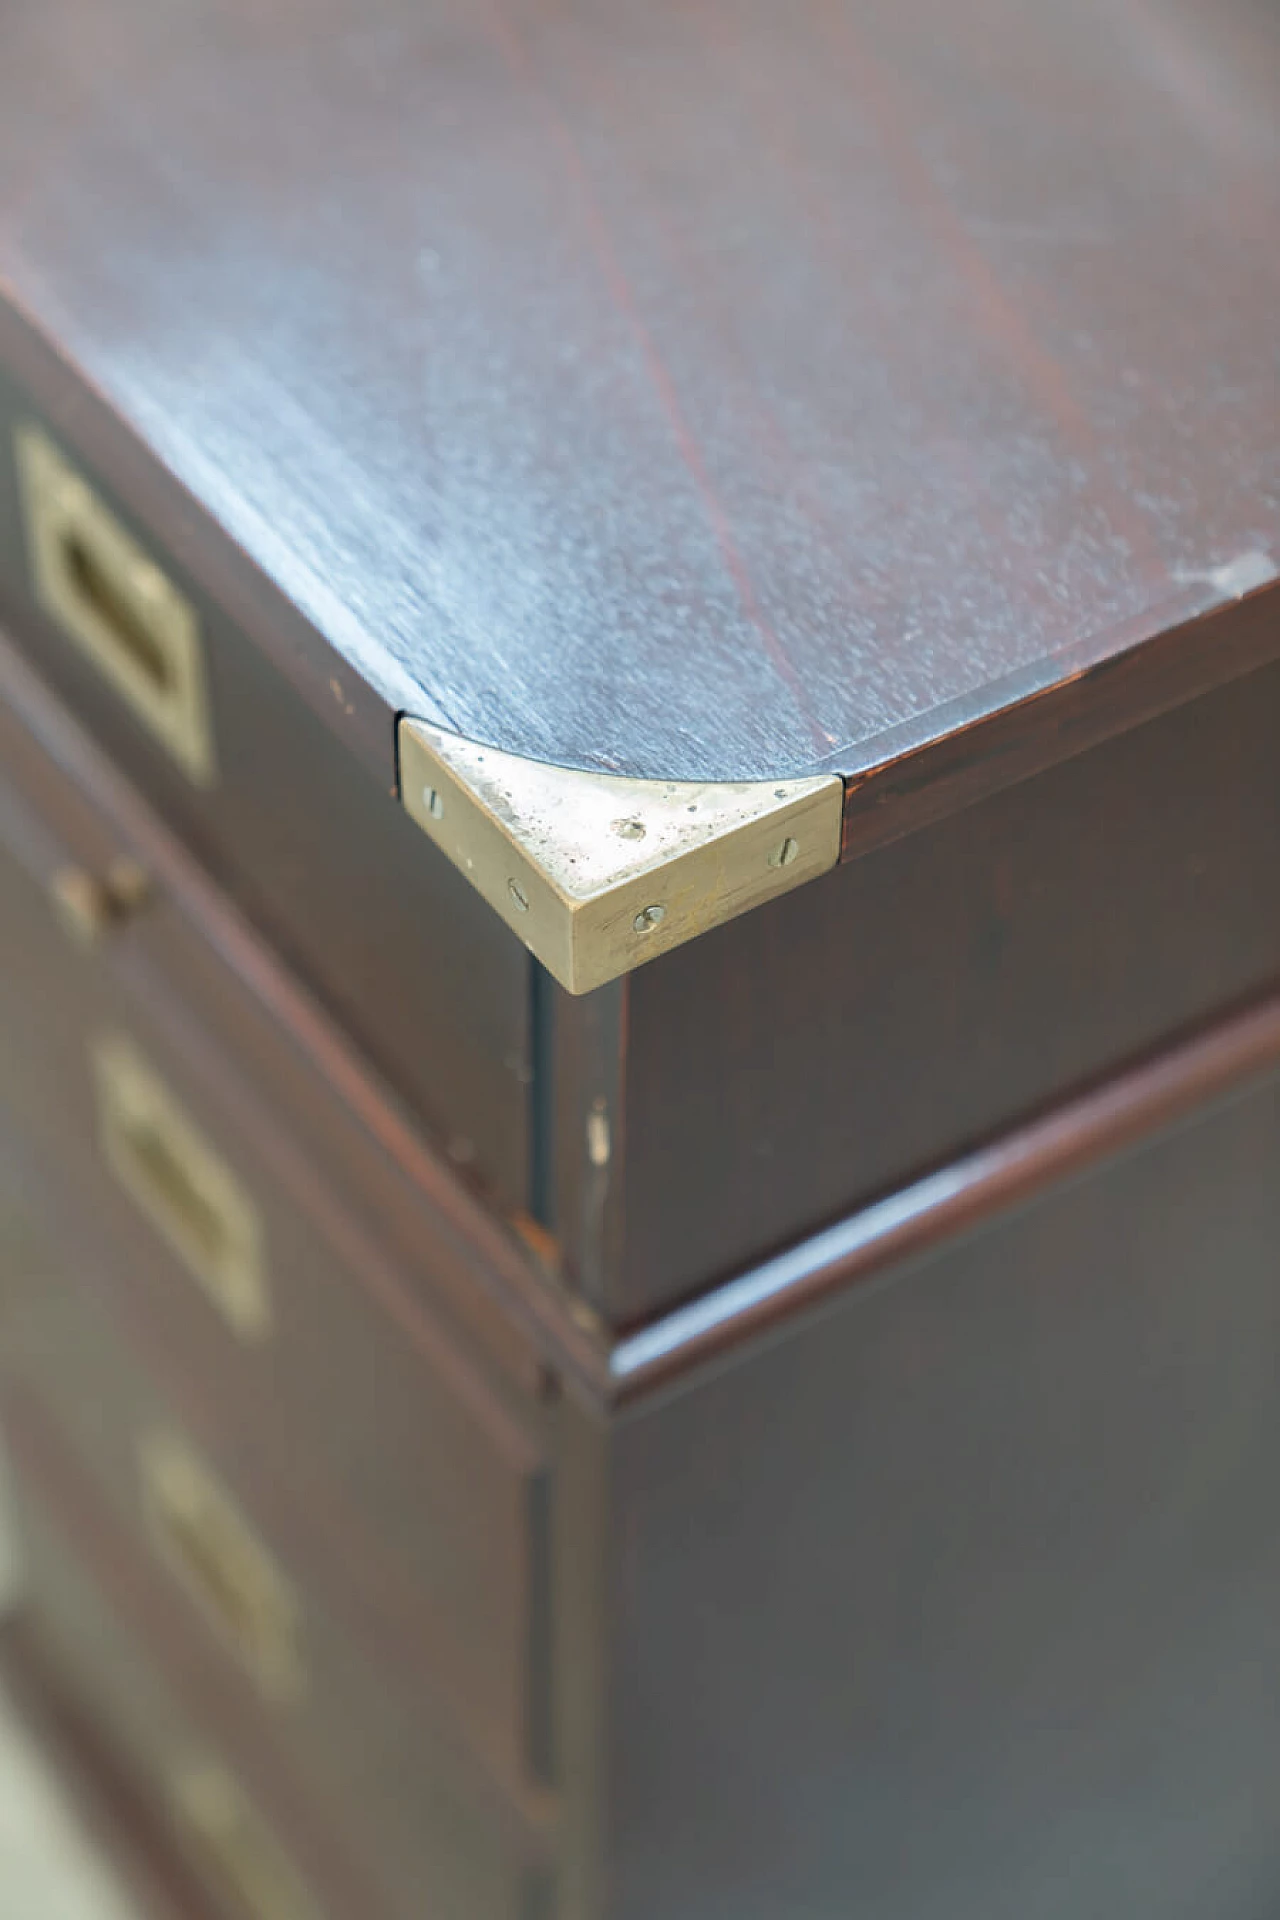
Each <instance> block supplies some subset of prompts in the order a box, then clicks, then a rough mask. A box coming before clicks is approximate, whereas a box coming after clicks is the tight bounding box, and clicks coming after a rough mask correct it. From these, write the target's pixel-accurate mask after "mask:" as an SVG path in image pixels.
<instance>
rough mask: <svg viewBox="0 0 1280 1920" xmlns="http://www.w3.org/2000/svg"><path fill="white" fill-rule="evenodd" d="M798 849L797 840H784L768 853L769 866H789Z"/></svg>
mask: <svg viewBox="0 0 1280 1920" xmlns="http://www.w3.org/2000/svg"><path fill="white" fill-rule="evenodd" d="M799 851H800V843H799V841H798V840H791V839H787V840H784V841H783V843H782V845H781V846H780V847H775V848H774V850H773V852H772V853H771V854H770V855H769V865H770V866H771V867H789V866H790V865H791V862H792V861H793V860H794V859H795V857H796V855H797V854H798V853H799Z"/></svg>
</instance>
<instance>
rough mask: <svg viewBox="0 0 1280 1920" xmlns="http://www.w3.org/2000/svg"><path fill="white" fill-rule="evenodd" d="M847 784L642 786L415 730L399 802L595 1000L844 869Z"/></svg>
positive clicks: (515, 926) (551, 964) (551, 965)
mask: <svg viewBox="0 0 1280 1920" xmlns="http://www.w3.org/2000/svg"><path fill="white" fill-rule="evenodd" d="M843 793H844V789H843V784H842V782H841V781H840V779H839V777H838V776H837V775H835V774H816V775H813V776H811V777H809V778H807V779H803V780H758V781H745V782H729V781H717V782H711V783H707V784H704V783H699V782H693V781H666V780H630V779H625V778H622V777H620V776H618V775H616V774H604V773H584V772H581V771H579V770H578V769H577V768H573V767H555V766H549V765H546V764H545V763H544V762H542V761H537V760H526V759H523V758H522V757H520V756H519V755H517V754H510V753H500V752H498V751H497V750H496V749H495V748H492V747H485V746H479V745H477V744H476V742H475V741H472V740H465V739H463V738H462V737H461V736H460V735H458V734H453V733H446V732H445V731H444V730H443V729H441V728H439V727H435V726H431V725H429V724H428V723H427V722H426V721H424V720H415V719H412V718H410V717H408V716H406V717H405V718H403V719H402V720H401V722H400V794H401V799H402V801H403V803H404V805H405V807H406V808H407V810H408V811H409V813H410V814H411V815H412V817H413V818H414V819H415V820H416V821H417V823H418V825H419V826H420V827H421V828H422V829H423V830H424V832H426V833H427V834H429V835H430V837H431V839H432V840H434V841H435V843H436V845H437V846H438V847H439V848H440V850H441V852H442V853H444V854H446V855H447V857H448V858H449V859H450V860H451V861H452V862H453V864H454V866H455V867H457V868H458V869H459V871H460V872H462V873H463V874H465V875H466V877H467V879H468V880H470V882H471V884H472V885H473V886H474V887H475V889H476V891H477V892H478V893H480V894H482V895H483V897H484V898H485V899H486V900H487V901H488V903H489V905H490V906H491V907H492V908H493V909H494V911H495V912H496V913H498V914H500V915H501V917H502V919H503V920H505V921H506V923H507V925H508V926H509V927H510V928H511V930H512V931H513V932H514V933H516V934H518V935H519V937H520V939H521V940H523V942H524V944H525V945H526V946H527V947H528V948H529V950H530V952H531V953H533V954H534V955H535V956H536V957H537V959H539V960H540V961H541V962H542V964H543V966H544V967H546V968H547V970H548V972H550V973H552V974H554V975H555V978H556V979H557V980H558V981H559V982H560V984H561V986H563V987H565V988H567V989H568V991H569V992H570V993H588V992H590V990H591V989H592V988H593V987H600V986H603V985H604V984H605V982H606V981H609V980H614V979H616V978H617V977H618V976H619V975H620V974H624V973H629V972H631V970H632V969H633V968H635V967H638V966H641V965H643V963H644V962H645V961H646V960H652V959H655V958H656V957H657V955H658V954H660V953H666V952H668V951H669V950H670V949H671V948H672V947H678V946H683V945H684V943H685V942H686V941H687V940H692V939H694V938H696V936H697V935H698V934H701V933H706V932H707V931H708V930H709V929H710V928H712V927H718V926H720V925H721V924H722V923H723V922H724V921H726V920H732V919H734V918H735V917H736V916H737V915H738V914H740V913H745V912H747V910H748V909H749V908H751V907H756V906H759V905H760V904H761V903H762V902H763V901H765V900H771V899H773V898H774V897H775V896H776V895H778V894H781V893H789V892H790V891H791V889H792V888H793V887H798V886H800V885H802V884H803V883H804V882H805V881H806V880H813V879H816V878H817V876H818V875H819V874H820V873H826V872H828V871H829V869H830V868H832V867H834V866H835V865H836V863H837V862H838V860H839V857H840V823H841V813H842V806H843Z"/></svg>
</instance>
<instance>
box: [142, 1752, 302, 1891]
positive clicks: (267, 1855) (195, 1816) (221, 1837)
mask: <svg viewBox="0 0 1280 1920" xmlns="http://www.w3.org/2000/svg"><path fill="white" fill-rule="evenodd" d="M169 1796H170V1801H171V1804H172V1807H173V1812H174V1818H175V1820H176V1822H177V1825H178V1828H179V1830H180V1832H181V1833H182V1834H183V1835H184V1836H185V1837H186V1839H187V1842H188V1850H189V1851H190V1852H191V1854H192V1855H193V1858H194V1860H195V1864H196V1866H197V1867H198V1868H199V1869H200V1870H201V1871H202V1872H203V1874H204V1876H205V1878H206V1879H208V1880H209V1881H210V1882H211V1884H212V1885H213V1887H214V1888H215V1890H217V1891H221V1892H226V1893H228V1894H229V1895H230V1896H231V1898H232V1899H233V1900H235V1901H236V1902H237V1903H238V1904H239V1905H240V1906H241V1907H242V1908H243V1909H244V1913H245V1916H246V1920H323V1917H322V1914H321V1910H320V1908H319V1907H318V1906H317V1904H316V1902H315V1900H314V1899H313V1898H312V1896H311V1893H310V1892H309V1890H308V1888H307V1887H306V1885H305V1884H304V1882H303V1880H302V1877H301V1875H300V1874H299V1873H298V1871H297V1868H296V1867H295V1866H294V1864H293V1862H292V1861H291V1860H290V1859H289V1857H288V1855H287V1854H286V1853H285V1852H284V1849H283V1848H282V1847H281V1846H280V1844H279V1842H278V1841H277V1840H276V1838H275V1836H274V1834H273V1833H272V1832H271V1831H270V1829H269V1828H268V1826H267V1825H266V1823H265V1822H264V1820H263V1819H262V1817H261V1815H260V1814H258V1813H257V1812H256V1811H255V1809H254V1807H253V1806H252V1804H251V1803H250V1801H249V1798H248V1796H247V1795H246V1793H245V1792H244V1790H243V1788H242V1787H241V1786H240V1785H239V1783H238V1782H237V1781H236V1780H235V1779H234V1778H233V1777H232V1775H231V1774H230V1773H228V1772H227V1770H226V1768H225V1767H223V1766H221V1765H219V1764H218V1762H217V1761H213V1760H195V1761H188V1762H186V1763H184V1764H183V1765H181V1766H180V1767H178V1768H177V1769H176V1770H175V1772H174V1774H173V1776H172V1778H171V1780H170V1782H169Z"/></svg>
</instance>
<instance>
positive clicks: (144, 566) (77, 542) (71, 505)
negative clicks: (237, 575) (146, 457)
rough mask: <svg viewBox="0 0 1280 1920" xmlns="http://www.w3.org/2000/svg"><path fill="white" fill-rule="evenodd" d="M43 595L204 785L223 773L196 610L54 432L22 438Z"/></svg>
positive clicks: (22, 479)
mask: <svg viewBox="0 0 1280 1920" xmlns="http://www.w3.org/2000/svg"><path fill="white" fill-rule="evenodd" d="M15 447H16V453H17V467H18V482H19V487H20V490H21V495H22V505H23V518H24V523H25V527H26V536H27V554H28V561H29V565H30V570H31V579H32V586H33V588H34V591H35V596H36V599H37V600H38V602H39V603H40V605H41V606H42V607H43V609H44V611H45V612H46V613H47V614H49V615H50V616H51V617H52V618H53V619H54V620H55V621H56V622H57V623H58V625H59V626H60V627H61V628H62V629H63V631H64V632H65V633H66V634H68V635H69V637H70V638H71V639H72V640H73V641H74V642H75V643H76V645H77V646H78V647H79V648H80V650H81V651H82V652H83V653H84V654H86V655H87V656H88V658H89V659H90V660H91V661H92V662H93V664H94V665H95V666H96V667H97V669H98V671H99V672H100V673H101V674H102V675H103V677H104V678H105V679H106V680H107V681H109V682H110V684H111V685H112V686H113V687H114V688H115V690H116V692H117V693H118V694H120V696H121V697H122V698H123V699H124V700H126V701H127V702H128V703H129V705H130V706H131V707H132V708H133V711H134V712H135V713H136V714H137V715H138V717H139V718H140V719H141V720H142V721H143V722H144V723H145V724H146V725H147V726H148V727H149V728H150V729H151V731H152V733H153V734H155V735H156V737H157V738H158V739H159V740H161V741H162V742H163V743H164V745H165V747H167V749H168V751H169V752H170V753H171V754H172V755H173V757H174V759H175V760H176V761H177V762H178V764H179V766H180V767H181V768H182V769H183V771H184V773H186V775H187V777H188V778H189V779H190V780H192V781H194V782H195V784H196V785H197V786H201V787H207V786H210V785H212V783H213V780H214V778H215V773H216V762H215V754H214V741H213V723H212V715H211V712H210V706H209V697H208V687H207V679H206V673H205V663H204V652H203V647H202V643H201V637H200V626H199V622H198V620H197V618H196V614H195V609H194V608H193V607H192V605H191V602H190V601H189V600H188V599H187V597H186V595H185V594H183V593H181V592H180V591H179V589H178V588H177V587H176V586H174V584H173V582H172V581H171V580H170V579H168V578H167V576H166V575H165V574H164V573H163V572H161V570H160V568H159V567H157V566H156V565H155V563H154V562H153V561H152V560H151V559H150V558H149V556H148V555H147V554H146V553H145V552H144V551H143V549H142V548H141V546H139V544H138V542H137V541H136V540H135V539H134V538H133V536H132V534H130V533H128V532H126V530H125V528H124V527H123V526H122V525H121V524H120V522H119V520H117V519H116V517H115V515H114V514H113V513H111V512H110V511H109V509H108V508H107V507H106V506H105V505H104V504H103V502H102V501H101V500H100V499H99V498H98V496H97V494H96V493H95V492H94V491H93V488H92V487H91V486H90V485H89V483H88V481H87V480H85V479H84V478H83V477H82V475H80V474H79V473H77V472H76V470H75V468H74V467H73V466H72V465H71V463H70V461H69V460H68V459H67V458H66V456H65V455H64V454H62V453H61V452H60V451H59V450H58V448H57V447H55V446H54V444H53V442H52V441H51V440H50V439H49V437H48V435H47V434H45V433H43V432H42V431H41V430H40V428H39V427H34V426H30V425H23V426H20V427H19V428H18V429H17V433H16V437H15Z"/></svg>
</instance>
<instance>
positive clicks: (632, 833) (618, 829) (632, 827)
mask: <svg viewBox="0 0 1280 1920" xmlns="http://www.w3.org/2000/svg"><path fill="white" fill-rule="evenodd" d="M613 830H614V832H615V833H616V834H617V836H618V838H619V839H620V840H643V839H644V822H643V820H615V821H614V823H613Z"/></svg>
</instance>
